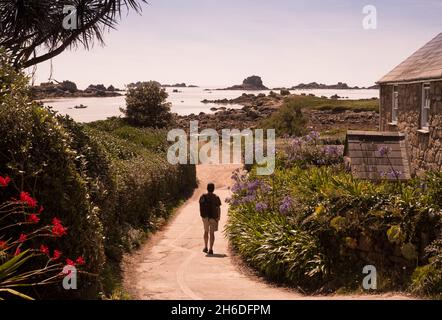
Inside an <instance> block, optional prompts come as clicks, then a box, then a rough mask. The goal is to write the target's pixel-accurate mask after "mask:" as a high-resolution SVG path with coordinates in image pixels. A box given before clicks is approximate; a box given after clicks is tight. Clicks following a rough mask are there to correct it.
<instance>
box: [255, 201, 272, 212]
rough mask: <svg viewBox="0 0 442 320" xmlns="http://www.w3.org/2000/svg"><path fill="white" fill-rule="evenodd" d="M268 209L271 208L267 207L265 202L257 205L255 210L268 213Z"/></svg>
mask: <svg viewBox="0 0 442 320" xmlns="http://www.w3.org/2000/svg"><path fill="white" fill-rule="evenodd" d="M268 208H269V206H268V205H267V203H264V202H258V203H257V204H256V205H255V209H256V211H257V212H264V211H266V210H267V209H268Z"/></svg>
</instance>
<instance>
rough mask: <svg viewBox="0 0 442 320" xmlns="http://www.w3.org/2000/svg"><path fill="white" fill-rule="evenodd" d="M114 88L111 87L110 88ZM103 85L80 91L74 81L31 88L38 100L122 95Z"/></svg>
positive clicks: (47, 83)
mask: <svg viewBox="0 0 442 320" xmlns="http://www.w3.org/2000/svg"><path fill="white" fill-rule="evenodd" d="M111 87H112V88H113V86H110V87H109V88H111ZM109 88H108V89H106V87H105V86H104V85H102V84H100V85H90V86H89V87H88V88H87V89H86V90H84V91H83V90H79V89H78V88H77V85H76V84H75V83H74V82H72V81H67V80H66V81H63V82H57V83H54V82H44V83H41V84H40V85H39V86H34V87H31V95H32V97H33V98H34V99H36V100H41V99H48V98H76V97H116V96H120V95H121V94H120V93H118V92H116V91H117V89H115V88H114V89H113V90H109Z"/></svg>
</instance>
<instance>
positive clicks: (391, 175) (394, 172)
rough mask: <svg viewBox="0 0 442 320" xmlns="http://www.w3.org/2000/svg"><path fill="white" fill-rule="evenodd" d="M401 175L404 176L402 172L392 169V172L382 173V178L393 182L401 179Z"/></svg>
mask: <svg viewBox="0 0 442 320" xmlns="http://www.w3.org/2000/svg"><path fill="white" fill-rule="evenodd" d="M401 175H402V171H399V170H396V169H391V170H390V171H382V172H381V177H383V178H388V179H391V180H393V179H399V178H400V176H401Z"/></svg>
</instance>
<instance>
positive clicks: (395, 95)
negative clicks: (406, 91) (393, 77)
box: [391, 86, 399, 124]
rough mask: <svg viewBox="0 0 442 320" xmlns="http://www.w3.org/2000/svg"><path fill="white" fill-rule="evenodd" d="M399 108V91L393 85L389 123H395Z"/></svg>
mask: <svg viewBox="0 0 442 320" xmlns="http://www.w3.org/2000/svg"><path fill="white" fill-rule="evenodd" d="M398 109H399V91H398V86H394V87H393V106H392V109H391V123H392V124H397V119H398Z"/></svg>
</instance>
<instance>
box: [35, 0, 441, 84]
mask: <svg viewBox="0 0 442 320" xmlns="http://www.w3.org/2000/svg"><path fill="white" fill-rule="evenodd" d="M149 3H150V4H149V5H144V6H143V13H142V15H137V14H135V13H131V14H129V16H124V17H123V19H122V21H121V22H120V24H119V26H118V29H117V30H112V31H110V32H109V34H107V36H106V38H105V41H106V46H104V47H101V46H99V45H97V46H95V47H94V48H92V49H91V50H90V51H86V50H84V49H82V48H79V49H77V50H74V51H66V52H65V53H63V54H61V55H60V56H58V57H56V58H55V59H53V66H54V74H53V76H54V78H55V79H57V80H59V81H61V80H66V79H69V80H72V81H75V82H76V83H77V85H78V86H79V87H80V88H84V87H86V86H87V85H89V84H91V83H94V84H96V83H104V84H105V85H106V86H108V85H110V84H113V85H116V86H119V87H123V86H124V85H125V84H127V83H130V82H134V81H139V80H140V81H144V80H157V81H160V82H161V83H176V82H186V83H187V84H196V85H201V86H227V85H231V84H238V83H241V82H242V80H243V79H244V78H245V77H246V76H249V75H254V74H256V75H259V76H261V77H262V78H263V80H264V83H265V84H266V85H267V86H269V87H276V86H292V85H295V84H298V83H300V82H311V81H318V82H323V83H336V82H338V81H343V82H348V83H349V84H351V85H359V86H362V85H363V86H366V85H371V84H373V83H374V82H375V81H377V80H379V79H380V78H381V77H382V76H383V75H384V74H385V73H387V72H388V71H390V70H391V69H392V68H393V67H395V66H396V65H397V64H398V63H400V62H401V61H402V60H403V59H405V58H406V57H408V56H409V55H410V54H411V53H413V52H414V51H416V50H417V49H418V48H420V47H421V46H422V45H424V44H425V43H426V42H428V41H429V40H431V39H432V38H433V37H435V36H436V35H437V34H438V33H440V32H442V18H441V14H442V0H362V1H360V0H222V1H220V0H149ZM365 5H374V6H376V8H377V13H378V28H377V29H376V30H364V29H363V27H362V20H363V18H364V14H363V13H362V9H363V7H364V6H365ZM49 72H50V67H49V63H43V64H40V65H39V67H38V71H37V75H36V76H37V78H36V83H39V82H41V81H46V80H47V78H48V77H49Z"/></svg>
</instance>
